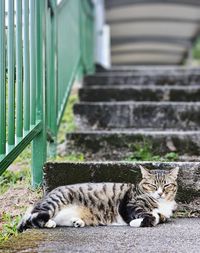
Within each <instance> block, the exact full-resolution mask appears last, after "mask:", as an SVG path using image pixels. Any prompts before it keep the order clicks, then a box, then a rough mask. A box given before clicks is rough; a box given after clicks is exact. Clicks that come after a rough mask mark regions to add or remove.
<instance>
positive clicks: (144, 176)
mask: <svg viewBox="0 0 200 253" xmlns="http://www.w3.org/2000/svg"><path fill="white" fill-rule="evenodd" d="M139 167H140V170H141V174H142V178H148V177H149V176H150V172H149V170H148V169H146V168H144V167H143V166H142V165H139Z"/></svg>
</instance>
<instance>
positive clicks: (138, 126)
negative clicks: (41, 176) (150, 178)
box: [44, 67, 200, 216]
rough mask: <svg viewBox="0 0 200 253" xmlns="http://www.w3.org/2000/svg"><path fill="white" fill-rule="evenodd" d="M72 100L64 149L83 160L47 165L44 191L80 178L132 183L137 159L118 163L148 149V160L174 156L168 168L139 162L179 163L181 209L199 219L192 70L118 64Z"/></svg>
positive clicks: (199, 103)
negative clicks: (72, 119) (71, 123)
mask: <svg viewBox="0 0 200 253" xmlns="http://www.w3.org/2000/svg"><path fill="white" fill-rule="evenodd" d="M79 98H80V102H78V103H77V104H75V105H74V114H75V118H76V125H77V130H76V131H75V132H72V133H70V134H67V136H66V143H65V144H64V148H65V151H66V152H67V153H68V152H69V153H70V152H71V151H72V150H73V151H74V152H78V153H79V152H81V153H83V154H84V157H85V159H86V161H87V162H84V163H60V164H59V163H47V164H46V165H45V168H44V171H45V189H46V191H49V190H51V189H53V188H55V187H57V186H59V185H63V184H70V183H80V182H86V181H94V182H102V181H116V182H122V181H126V182H127V181H130V182H137V181H138V180H139V178H140V173H139V164H140V163H141V162H142V161H138V162H127V161H125V160H127V158H128V157H130V156H131V154H133V152H134V151H135V149H136V145H140V146H141V147H143V146H145V145H149V147H150V150H151V152H152V154H154V155H159V156H165V155H166V154H169V153H171V152H174V153H176V154H177V158H176V161H175V162H172V163H170V162H162V161H157V162H155V161H147V162H143V164H144V166H146V167H147V168H150V169H151V168H153V169H155V168H158V169H170V168H173V167H175V166H179V167H180V175H179V192H178V201H179V202H180V203H181V205H180V206H181V208H182V209H181V210H182V211H183V210H184V212H186V213H187V214H188V215H189V214H190V213H191V212H192V213H193V214H195V216H196V215H197V216H198V215H199V214H200V206H199V201H200V183H199V182H200V163H199V162H198V160H199V154H200V71H199V70H198V69H195V68H193V69H192V68H184V67H176V68H175V67H165V68H164V67H155V69H154V68H152V67H149V68H148V67H136V68H131V67H129V68H125V67H121V68H119V67H117V68H114V69H112V70H110V71H105V72H98V73H97V74H95V75H93V76H87V77H86V78H85V80H84V85H83V87H82V88H81V89H80V90H79ZM93 161H95V162H93ZM121 161H124V162H121Z"/></svg>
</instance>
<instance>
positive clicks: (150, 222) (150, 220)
mask: <svg viewBox="0 0 200 253" xmlns="http://www.w3.org/2000/svg"><path fill="white" fill-rule="evenodd" d="M156 224H157V222H156V218H155V217H154V216H146V217H144V218H143V221H142V222H141V227H154V226H155V225H156Z"/></svg>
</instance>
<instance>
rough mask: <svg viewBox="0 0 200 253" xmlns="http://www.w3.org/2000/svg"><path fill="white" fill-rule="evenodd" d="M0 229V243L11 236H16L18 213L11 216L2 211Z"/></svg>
mask: <svg viewBox="0 0 200 253" xmlns="http://www.w3.org/2000/svg"><path fill="white" fill-rule="evenodd" d="M1 219H2V223H3V224H2V231H1V233H0V243H2V242H5V241H6V240H8V239H9V238H10V237H11V236H17V234H18V232H17V225H18V223H19V221H20V219H21V217H20V216H19V215H18V216H16V217H15V218H13V217H12V216H11V215H10V214H7V213H3V214H2V217H1Z"/></svg>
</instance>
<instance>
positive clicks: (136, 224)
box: [129, 218, 143, 228]
mask: <svg viewBox="0 0 200 253" xmlns="http://www.w3.org/2000/svg"><path fill="white" fill-rule="evenodd" d="M142 221H143V218H139V219H135V220H132V221H131V222H130V223H129V225H130V226H131V227H135V228H139V227H140V226H141V223H142Z"/></svg>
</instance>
